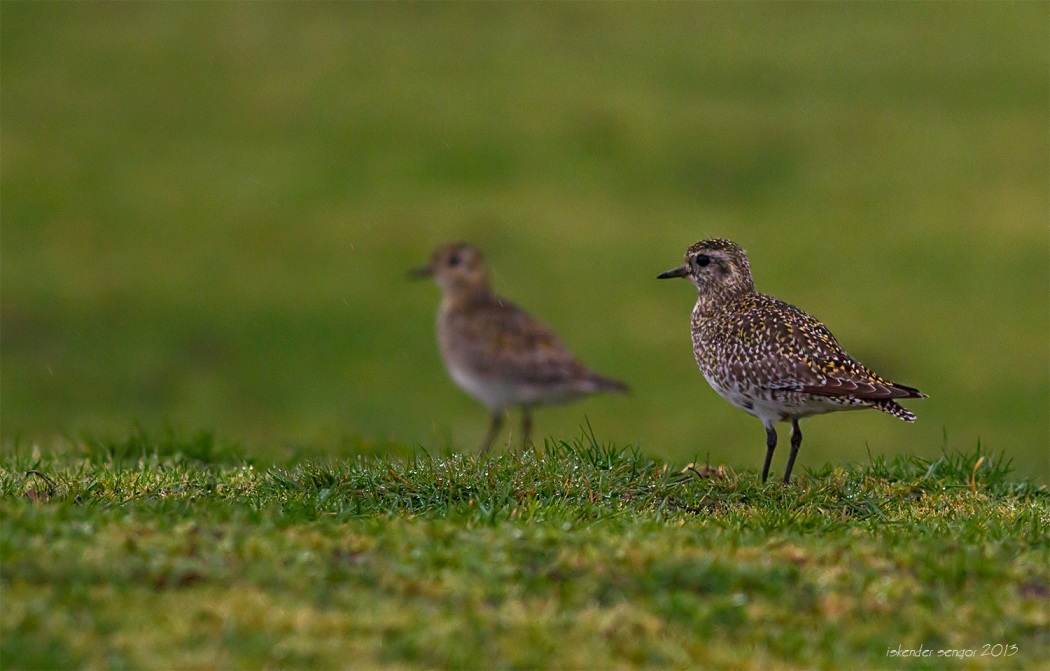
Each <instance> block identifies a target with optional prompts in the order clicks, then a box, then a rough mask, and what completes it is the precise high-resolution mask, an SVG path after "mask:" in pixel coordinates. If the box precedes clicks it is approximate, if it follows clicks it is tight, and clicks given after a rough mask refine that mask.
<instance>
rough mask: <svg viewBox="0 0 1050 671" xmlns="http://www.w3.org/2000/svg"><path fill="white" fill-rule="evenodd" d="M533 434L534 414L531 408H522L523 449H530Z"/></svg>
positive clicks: (525, 406) (524, 406)
mask: <svg viewBox="0 0 1050 671" xmlns="http://www.w3.org/2000/svg"><path fill="white" fill-rule="evenodd" d="M531 433H532V413H531V412H530V411H529V406H527V405H523V406H521V449H523V450H524V449H527V448H528V447H529V434H531Z"/></svg>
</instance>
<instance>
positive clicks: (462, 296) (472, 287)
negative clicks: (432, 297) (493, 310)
mask: <svg viewBox="0 0 1050 671" xmlns="http://www.w3.org/2000/svg"><path fill="white" fill-rule="evenodd" d="M441 300H442V303H443V304H444V306H445V307H446V308H463V307H465V306H470V305H478V304H484V303H491V302H493V301H495V300H497V299H496V297H495V296H494V295H493V293H492V288H491V287H490V286H489V283H488V282H487V281H482V282H469V283H467V282H461V283H458V284H456V285H453V286H451V287H448V289H447V290H446V291H445V292H444V296H442V299H441Z"/></svg>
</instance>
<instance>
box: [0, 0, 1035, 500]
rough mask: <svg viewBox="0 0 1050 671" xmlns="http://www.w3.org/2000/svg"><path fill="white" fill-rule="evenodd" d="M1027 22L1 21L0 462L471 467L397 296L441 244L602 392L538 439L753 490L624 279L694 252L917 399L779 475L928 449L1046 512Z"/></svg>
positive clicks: (695, 6)
mask: <svg viewBox="0 0 1050 671" xmlns="http://www.w3.org/2000/svg"><path fill="white" fill-rule="evenodd" d="M1048 25H1050V19H1048V5H1047V3H1042V2H1029V3H1023V2H1013V3H935V2H928V3H877V4H868V3H865V4H860V3H834V4H797V3H777V4H758V3H746V4H736V3H732V4H730V3H667V4H656V5H653V4H634V3H615V4H606V3H565V4H561V3H559V4H554V3H523V4H482V3H471V4H412V3H399V4H388V3H382V4H379V3H376V4H372V3H346V4H343V3H303V4H284V3H265V4H264V3H207V4H200V3H192V4H191V3H157V4H153V3H151V4H139V3H28V2H11V1H6V2H3V3H2V4H0V30H2V35H0V37H2V41H0V49H2V52H0V59H2V60H0V64H2V68H0V77H2V80H0V88H2V97H0V105H2V108H0V112H2V123H0V158H2V163H0V171H2V173H0V174H2V184H0V199H2V202H0V206H2V207H0V217H2V246H0V253H2V264H0V273H2V277H0V280H2V281H0V289H2V301H0V310H2V313H0V355H2V366H0V373H2V374H0V412H2V416H0V420H2V421H0V431H2V437H3V440H4V441H5V442H6V443H10V442H11V441H13V440H16V439H19V440H23V441H24V440H26V439H30V440H44V441H46V440H48V439H49V438H50V437H52V436H56V435H71V436H75V435H78V434H79V433H80V432H85V431H87V432H100V433H108V434H112V435H121V434H122V433H125V432H127V431H129V430H132V428H133V427H134V426H135V424H136V423H138V424H140V425H141V426H143V427H146V428H147V429H150V428H154V427H162V426H164V425H166V424H167V425H170V426H174V427H177V428H179V429H184V430H187V431H196V430H199V429H205V430H209V431H214V432H216V433H217V434H219V435H221V436H224V437H226V438H229V439H233V440H237V441H240V442H242V443H243V444H244V445H245V449H246V450H248V451H249V452H250V453H252V454H257V455H260V456H262V457H266V456H268V455H276V454H279V453H281V452H282V451H286V450H288V449H295V450H307V451H311V450H315V451H316V452H317V453H318V454H331V455H344V454H348V453H350V452H353V451H355V450H361V449H384V446H386V445H388V444H390V443H404V444H407V445H408V446H413V445H422V446H424V447H426V448H427V449H443V448H444V447H446V446H448V445H449V444H451V445H453V446H454V448H455V449H459V450H473V449H475V446H476V444H477V443H478V442H479V441H480V439H481V437H482V435H483V433H484V431H485V428H486V422H487V418H486V413H485V411H484V410H483V409H482V408H481V406H479V405H478V404H476V403H475V402H474V401H473V400H472V399H470V398H469V397H467V396H466V395H465V394H464V393H462V392H460V391H459V390H458V388H456V387H454V385H453V384H452V382H451V381H449V380H448V378H447V377H446V375H445V372H444V370H443V368H442V366H441V363H440V360H439V358H438V355H437V351H436V347H435V344H434V337H433V319H434V311H435V309H436V306H437V301H438V292H437V289H436V287H434V286H433V285H430V284H425V283H411V282H409V281H408V280H407V279H406V271H407V270H408V269H409V268H411V267H413V266H416V265H418V264H420V263H422V262H423V261H424V260H425V259H426V258H427V256H428V255H429V253H430V251H431V249H432V248H433V247H434V246H435V245H437V244H439V243H440V242H443V241H446V240H449V239H455V238H462V239H466V240H470V241H473V242H475V243H476V244H478V245H479V246H481V247H482V249H483V250H484V251H485V252H486V254H487V257H488V259H489V262H490V265H491V266H492V268H493V270H494V275H495V278H494V279H495V284H496V287H497V289H498V290H499V291H501V292H502V293H504V294H505V295H507V296H509V297H511V298H512V299H513V300H515V301H516V302H518V303H519V304H521V305H523V306H524V307H526V308H527V309H529V310H530V311H532V312H533V313H535V314H537V315H538V316H540V317H542V318H543V319H544V320H545V321H547V322H548V323H550V324H552V325H553V326H554V327H555V328H556V329H557V330H558V331H559V332H560V333H561V334H562V336H563V338H564V339H565V340H566V341H567V342H568V343H569V344H570V346H571V347H572V348H573V349H574V351H575V352H576V353H577V355H578V356H579V357H580V358H581V359H582V360H583V361H584V362H586V363H587V364H588V365H590V366H591V367H593V368H595V369H596V370H598V371H601V372H602V373H605V374H607V375H610V376H615V377H620V378H622V379H625V380H627V381H628V382H629V383H630V384H631V385H632V387H633V390H634V391H633V394H632V395H631V396H629V397H621V396H609V397H601V398H592V399H588V400H585V401H582V402H580V403H577V404H574V405H570V406H565V407H560V408H551V409H547V410H544V411H543V412H541V413H539V414H538V415H537V427H536V428H537V433H538V434H539V435H547V436H554V437H556V438H571V437H573V436H577V435H579V433H580V427H581V425H582V424H583V423H584V422H585V421H586V420H587V419H589V420H590V422H591V424H592V425H593V427H594V429H595V432H596V433H597V434H598V437H599V439H602V440H611V441H615V442H616V443H618V444H621V445H622V444H628V443H629V444H634V445H637V446H639V447H640V448H641V449H642V450H644V451H646V452H647V453H649V454H651V455H652V456H656V457H664V458H668V459H675V460H692V459H693V458H698V459H700V460H704V459H708V458H710V460H711V461H712V462H715V463H726V464H729V465H731V466H733V467H735V468H752V469H754V468H758V467H759V466H760V464H761V460H762V456H763V454H764V433H763V430H762V427H761V425H760V423H759V422H758V420H756V419H754V418H752V417H750V416H748V415H746V414H744V413H743V412H741V411H738V410H735V409H733V408H732V407H730V406H729V405H728V404H726V403H725V402H724V401H722V400H721V399H719V398H718V397H717V396H716V395H715V394H714V392H712V391H711V390H710V389H709V388H708V387H707V385H706V383H705V382H704V381H703V379H702V377H701V376H700V374H699V372H698V371H697V370H696V368H695V365H694V363H693V360H692V353H691V350H690V342H689V323H688V320H689V312H690V310H691V308H692V304H693V301H694V298H695V293H694V290H693V289H692V287H691V286H690V285H689V284H688V283H686V282H678V283H670V282H658V281H656V279H655V276H656V274H657V273H659V272H661V271H663V270H666V269H668V268H671V267H673V266H676V265H678V264H679V263H680V262H681V258H682V254H683V252H684V250H685V248H686V247H687V246H688V245H689V244H691V243H692V242H694V241H696V240H698V239H700V238H703V237H711V236H723V237H729V238H732V239H734V240H736V241H738V242H740V243H741V244H742V245H743V246H744V247H745V249H747V250H748V252H749V253H750V255H751V259H752V265H753V268H754V272H755V279H756V282H757V284H758V287H759V289H760V290H763V291H766V292H767V293H771V294H773V295H776V296H778V297H780V298H783V299H785V300H788V301H790V302H793V303H795V304H797V305H799V306H800V307H803V308H804V309H806V310H808V311H810V312H811V313H813V314H815V315H816V316H817V317H819V318H821V319H823V320H824V321H826V322H827V323H828V324H829V325H830V327H831V328H832V330H833V331H834V332H835V334H836V335H837V336H838V338H839V339H840V340H841V341H842V343H843V344H844V346H845V347H846V349H847V350H848V351H849V352H850V353H851V354H853V355H854V356H856V357H857V358H859V359H861V360H862V361H864V362H866V363H867V364H868V365H869V366H871V367H872V368H874V369H875V370H876V371H878V372H880V373H882V374H883V375H885V376H887V377H890V378H892V379H894V380H897V381H900V382H902V383H904V384H909V385H914V386H917V387H919V388H921V389H922V390H923V391H925V392H927V393H928V394H929V395H930V398H929V399H928V400H925V401H915V402H910V403H908V406H909V407H910V408H911V409H913V410H914V411H915V412H916V413H917V414H918V415H919V421H918V422H917V423H916V424H914V425H907V424H904V423H903V422H899V421H897V420H894V419H892V418H890V417H888V416H886V415H883V414H881V413H876V412H868V413H840V414H838V415H833V416H828V417H823V418H817V419H814V420H812V421H809V422H807V423H805V424H804V429H805V431H806V445H805V447H804V449H803V452H802V454H801V456H800V458H799V459H800V460H799V463H800V465H802V466H803V467H815V466H820V465H822V464H824V463H826V462H829V461H830V462H833V463H841V462H843V461H846V460H853V461H862V460H864V459H866V454H867V451H868V450H870V451H871V452H872V453H873V454H885V455H891V454H896V453H911V454H919V455H923V456H925V457H935V456H936V455H937V454H938V453H939V451H940V450H941V449H942V447H944V446H945V435H946V436H947V447H948V449H949V450H954V449H960V450H970V449H972V448H973V446H974V444H976V442H977V441H978V440H980V441H981V443H982V445H983V446H985V448H986V449H988V450H992V451H999V450H1004V451H1005V452H1006V453H1007V454H1008V455H1009V456H1012V457H1013V458H1014V463H1015V466H1016V467H1017V468H1018V470H1019V471H1020V473H1021V474H1023V475H1025V476H1032V477H1036V478H1038V479H1039V480H1041V481H1043V482H1046V481H1047V480H1048V465H1047V462H1048V454H1047V445H1048V438H1050V424H1048V421H1050V420H1048V416H1050V392H1048V386H1050V385H1048V378H1050V296H1048V294H1050V249H1048V242H1050V241H1048V238H1050V235H1048V221H1050V202H1048V184H1050V167H1048V156H1050V138H1048V129H1050V116H1048V115H1050V95H1048V81H1050V66H1048V53H1050V38H1048V34H1050V31H1048ZM515 422H516V420H515ZM509 426H510V425H509ZM784 458H785V455H784V454H780V455H779V456H778V459H777V462H776V468H782V467H783V461H784Z"/></svg>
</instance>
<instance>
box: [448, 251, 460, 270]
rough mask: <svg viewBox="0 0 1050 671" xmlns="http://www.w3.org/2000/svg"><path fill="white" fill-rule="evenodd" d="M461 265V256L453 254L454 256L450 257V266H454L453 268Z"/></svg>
mask: <svg viewBox="0 0 1050 671" xmlns="http://www.w3.org/2000/svg"><path fill="white" fill-rule="evenodd" d="M459 263H460V258H459V254H453V255H452V256H450V257H448V265H450V266H452V267H453V268H454V267H456V266H458V265H459Z"/></svg>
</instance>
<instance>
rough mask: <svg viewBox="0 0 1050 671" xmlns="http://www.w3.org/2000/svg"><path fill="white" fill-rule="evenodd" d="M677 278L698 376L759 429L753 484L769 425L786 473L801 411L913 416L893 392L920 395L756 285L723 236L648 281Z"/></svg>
mask: <svg viewBox="0 0 1050 671" xmlns="http://www.w3.org/2000/svg"><path fill="white" fill-rule="evenodd" d="M672 277H686V278H688V279H689V280H690V281H691V282H692V283H693V284H695V285H696V288H697V290H698V292H699V295H698V298H697V301H696V307H694V308H693V317H692V331H693V354H694V356H695V357H696V363H697V365H698V366H699V367H700V371H701V372H702V373H703V375H704V378H706V379H707V381H708V383H709V384H710V385H711V387H712V388H714V390H715V391H716V392H718V394H719V395H720V396H721V397H722V398H724V399H725V400H727V401H729V402H730V403H732V404H733V405H735V406H736V407H738V408H740V409H742V410H744V411H746V412H748V413H750V414H752V415H754V416H755V417H758V418H759V419H760V420H762V424H763V425H765V427H766V462H765V465H764V466H763V467H762V482H765V481H766V477H767V476H768V475H769V464H770V462H771V461H772V459H773V450H774V448H776V445H777V432H776V430H775V429H774V424H775V423H776V422H787V421H790V422H791V429H792V430H791V454H790V456H789V457H788V462H787V469H786V470H785V471H784V482H788V481H789V480H790V479H791V469H792V467H793V466H794V464H795V456H796V455H797V454H798V449H799V446H801V445H802V432H801V430H800V429H799V426H798V422H799V420H800V419H802V418H803V417H809V416H811V415H821V414H824V413H828V412H835V411H837V410H858V409H862V408H875V409H876V410H881V411H882V412H885V413H888V414H890V415H893V416H894V417H896V418H898V419H902V420H904V421H906V422H914V421H915V415H914V414H912V413H911V412H910V411H909V410H907V409H906V408H904V407H903V406H902V405H900V404H899V403H897V402H896V401H895V400H894V399H898V398H926V395H925V394H923V393H921V392H920V391H919V390H918V389H913V388H912V387H906V386H904V385H903V384H896V383H894V382H890V381H888V380H886V379H884V378H882V377H879V376H878V375H876V374H875V373H873V372H871V371H870V370H868V369H867V368H866V367H865V366H864V365H863V364H861V363H860V362H858V361H856V360H855V359H853V358H852V357H850V355H848V354H846V352H845V351H844V350H843V349H842V347H841V346H840V345H839V343H838V342H837V341H836V340H835V336H833V335H831V331H829V330H828V328H827V327H826V326H824V324H822V323H820V322H819V321H817V320H816V319H814V318H813V317H811V316H809V315H808V314H806V313H805V312H803V311H802V310H799V309H798V308H796V307H795V306H793V305H789V304H788V303H785V302H784V301H781V300H777V299H776V298H773V297H771V296H766V295H765V294H761V293H759V292H757V291H756V290H755V284H754V282H753V281H752V279H751V264H750V263H749V262H748V259H747V254H746V253H745V252H744V250H743V249H741V248H740V246H739V245H737V244H736V243H735V242H731V241H729V240H721V239H714V240H701V241H700V242H697V243H696V244H695V245H693V246H692V247H690V248H689V249H688V251H686V254H685V263H684V264H683V265H681V266H679V267H677V268H675V269H673V270H668V271H667V272H665V273H661V274H660V275H658V276H657V279H668V278H672Z"/></svg>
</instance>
